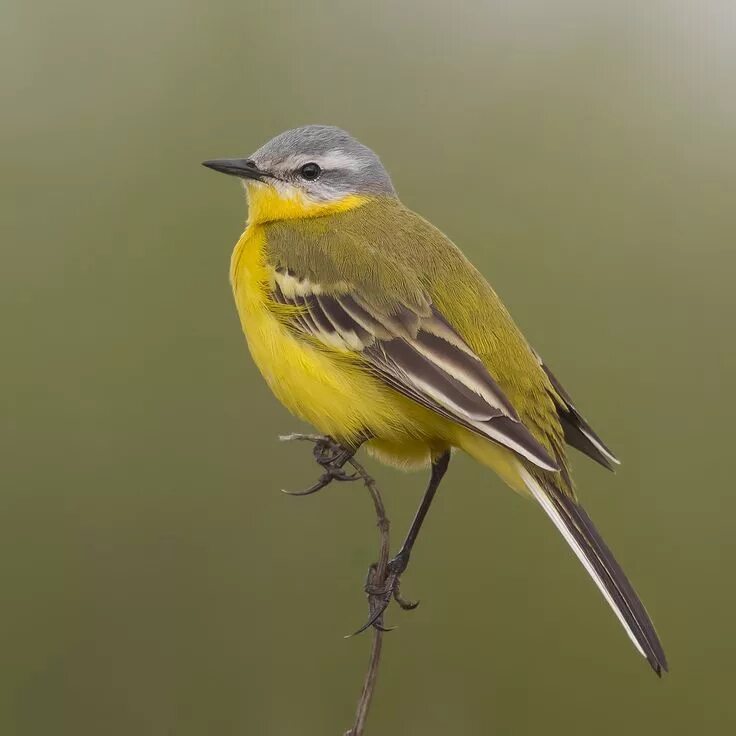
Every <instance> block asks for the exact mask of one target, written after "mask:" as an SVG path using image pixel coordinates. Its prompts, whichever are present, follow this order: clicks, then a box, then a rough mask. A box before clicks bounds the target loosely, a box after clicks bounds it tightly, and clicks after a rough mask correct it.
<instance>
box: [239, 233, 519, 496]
mask: <svg viewBox="0 0 736 736" xmlns="http://www.w3.org/2000/svg"><path fill="white" fill-rule="evenodd" d="M265 244H266V239H265V233H264V230H263V228H262V227H260V226H258V225H250V226H249V227H248V228H247V229H246V231H245V232H244V233H243V235H242V236H241V238H240V240H239V241H238V243H237V245H236V246H235V250H234V251H233V256H232V262H231V266H230V281H231V284H232V287H233V294H234V296H235V303H236V305H237V309H238V314H239V315H240V321H241V324H242V326H243V332H244V333H245V336H246V339H247V341H248V347H249V348H250V352H251V355H252V356H253V360H254V361H255V363H256V365H257V366H258V368H259V370H260V371H261V373H262V374H263V377H264V378H265V379H266V382H267V383H268V385H269V387H270V388H271V390H272V391H273V393H274V394H275V395H276V397H277V398H278V399H279V400H280V401H281V402H282V403H283V404H284V406H286V408H287V409H289V410H290V411H291V412H292V413H293V414H295V415H296V416H298V417H300V418H301V419H303V420H304V421H306V422H308V423H309V424H311V425H313V426H314V427H315V428H316V429H317V430H318V431H319V432H321V433H324V434H329V435H331V436H332V437H334V438H335V439H337V440H338V441H341V442H345V443H351V442H354V441H355V440H357V438H359V437H360V435H361V434H363V433H365V432H368V433H370V436H372V437H374V438H375V439H373V440H371V441H370V442H369V443H368V449H369V450H371V451H372V453H373V454H375V455H376V456H377V457H378V458H379V459H380V460H382V461H384V462H387V463H390V464H392V465H397V466H399V467H414V466H418V465H425V464H427V463H428V462H429V461H430V459H431V458H432V457H433V456H436V455H437V454H439V453H441V452H443V451H444V450H445V449H447V448H448V447H460V448H462V449H464V450H466V451H467V452H468V453H469V454H470V455H472V456H473V457H475V458H476V459H477V460H479V461H480V462H482V463H484V464H485V465H488V466H490V467H492V468H494V470H496V472H498V473H499V475H501V476H502V477H503V478H504V480H506V482H507V483H509V485H511V486H512V487H518V485H519V484H518V482H517V475H518V473H517V470H516V468H517V460H516V458H515V456H514V455H513V453H511V452H509V451H508V450H506V449H504V448H502V447H500V446H498V445H495V444H493V443H492V442H489V441H488V440H485V439H483V438H482V437H479V436H477V435H475V434H473V433H472V432H470V431H468V430H466V429H464V428H463V427H460V426H458V425H457V424H455V423H453V422H451V421H448V420H447V419H445V418H443V417H441V416H439V415H437V414H435V413H434V412H431V411H429V410H428V409H425V408H424V407H423V406H421V405H419V404H417V403H415V402H413V401H410V400H409V399H407V398H405V397H403V396H402V395H401V394H399V393H397V392H396V391H394V390H392V389H390V388H388V387H387V386H385V385H384V384H382V383H381V382H380V381H379V380H378V379H376V378H375V377H374V376H372V375H371V374H370V373H368V372H367V371H365V370H364V368H363V367H362V366H361V364H360V362H359V358H356V357H355V356H354V355H351V354H350V353H348V352H345V353H340V352H338V351H334V350H332V351H329V352H328V351H324V350H320V349H317V348H315V347H312V346H311V345H309V344H308V343H307V342H305V341H304V340H300V339H299V338H297V337H295V336H294V335H293V334H292V333H291V332H290V331H289V330H288V329H287V328H286V327H285V326H284V324H283V323H282V322H281V321H280V320H279V318H278V317H277V313H278V309H279V306H278V305H274V303H273V302H271V300H270V297H269V293H270V290H271V285H272V279H273V270H272V269H271V267H270V266H269V265H268V264H267V263H266V262H265V257H264V246H265Z"/></svg>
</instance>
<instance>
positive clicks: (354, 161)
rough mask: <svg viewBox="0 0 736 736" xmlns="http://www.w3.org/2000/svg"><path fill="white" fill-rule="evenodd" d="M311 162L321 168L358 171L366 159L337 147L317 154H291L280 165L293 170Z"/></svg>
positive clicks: (363, 165)
mask: <svg viewBox="0 0 736 736" xmlns="http://www.w3.org/2000/svg"><path fill="white" fill-rule="evenodd" d="M312 162H314V163H316V164H318V165H319V166H321V167H322V168H323V169H343V170H344V169H348V170H349V171H360V170H361V169H364V168H365V166H366V164H367V162H366V161H363V160H362V159H360V158H356V157H355V156H351V155H350V154H347V153H345V151H342V150H340V149H337V150H335V151H330V152H329V153H324V154H321V155H319V156H309V155H307V154H304V153H297V154H293V155H291V156H288V157H287V158H286V159H284V161H283V162H282V163H281V166H283V167H284V168H285V169H292V170H293V169H298V168H300V167H301V166H304V164H308V163H312Z"/></svg>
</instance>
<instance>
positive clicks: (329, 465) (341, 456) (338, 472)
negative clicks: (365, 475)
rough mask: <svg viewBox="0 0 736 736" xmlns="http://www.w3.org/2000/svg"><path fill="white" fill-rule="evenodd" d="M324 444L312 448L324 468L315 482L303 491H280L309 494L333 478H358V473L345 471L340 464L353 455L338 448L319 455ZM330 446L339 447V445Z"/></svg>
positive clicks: (339, 479) (292, 493)
mask: <svg viewBox="0 0 736 736" xmlns="http://www.w3.org/2000/svg"><path fill="white" fill-rule="evenodd" d="M325 445H327V442H326V441H325V442H324V443H323V444H317V445H315V449H314V457H315V460H316V461H317V462H318V463H319V464H320V465H321V466H322V467H323V468H324V469H325V472H324V473H323V474H322V475H321V476H320V477H319V479H318V480H317V482H316V483H314V485H311V486H309V488H307V489H305V490H303V491H286V490H284V489H282V490H281V492H282V493H285V494H286V495H287V496H311V495H312V494H313V493H317V491H321V490H322V489H323V488H326V487H327V486H328V485H330V483H332V481H333V480H337V481H343V482H349V481H353V480H358V479H359V478H360V473H347V472H345V470H343V467H342V466H343V465H344V464H345V463H346V462H347V461H348V460H349V459H350V458H351V457H352V456H353V455H352V453H351V452H349V451H348V450H344V449H340V450H339V452H337V453H336V454H333V455H332V456H330V457H328V458H325V457H323V456H320V453H322V452H323V451H324V446H325ZM330 447H339V445H334V446H330Z"/></svg>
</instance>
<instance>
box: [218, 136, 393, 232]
mask: <svg viewBox="0 0 736 736" xmlns="http://www.w3.org/2000/svg"><path fill="white" fill-rule="evenodd" d="M204 166H207V167H209V168H210V169H214V170H215V171H221V172H222V173H224V174H230V175H232V176H237V177H239V178H240V179H242V181H243V184H244V186H245V189H246V192H247V195H248V202H249V208H250V218H249V219H250V222H266V221H273V220H285V219H294V218H300V217H314V216H318V215H322V214H330V213H334V212H341V211H345V210H348V209H352V208H353V207H356V206H358V205H360V204H362V203H363V202H365V201H366V200H367V199H370V198H373V197H381V196H383V197H395V196H396V192H395V191H394V188H393V185H392V184H391V179H390V177H389V175H388V172H387V171H386V169H384V167H383V164H382V163H381V161H380V159H379V158H378V156H376V154H375V153H373V151H371V149H370V148H368V147H367V146H364V145H363V144H362V143H359V142H358V141H356V140H355V138H353V137H352V136H351V135H350V134H348V133H346V132H345V131H344V130H341V129H340V128H335V127H332V126H329V125H307V126H304V127H302V128H295V129H294V130H287V131H286V132H284V133H281V134H280V135H277V136H276V137H275V138H272V139H271V140H270V141H269V142H268V143H266V144H265V145H263V146H261V148H259V149H258V150H257V151H256V152H255V153H254V154H252V155H251V156H249V157H248V158H236V159H216V160H214V161H205V162H204Z"/></svg>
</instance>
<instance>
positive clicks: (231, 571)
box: [0, 0, 736, 736]
mask: <svg viewBox="0 0 736 736" xmlns="http://www.w3.org/2000/svg"><path fill="white" fill-rule="evenodd" d="M734 38H736V9H735V8H734V6H733V3H731V2H709V1H707V0H706V1H705V2H686V1H684V0H679V1H678V0H672V1H670V2H661V1H657V0H651V1H650V2H646V3H642V2H630V1H627V0H624V1H623V2H617V3H611V2H584V1H583V0H575V1H572V0H569V1H568V0H556V1H555V2H545V0H519V1H517V2H513V3H512V2H482V3H480V2H456V3H447V2H437V1H436V0H431V1H429V2H419V0H412V1H411V2H404V3H394V2H389V0H374V1H373V2H371V3H366V2H353V1H347V0H340V1H338V0H321V1H320V2H282V1H280V0H270V1H269V2H252V1H250V0H248V1H245V2H244V1H243V0H241V1H240V2H235V1H234V0H227V1H225V2H214V3H209V4H205V3H201V2H196V1H195V0H177V1H174V0H150V1H148V2H141V1H140V0H132V1H131V2H126V3H119V2H118V3H113V2H92V0H69V2H64V3H57V2H51V1H50V0H39V1H38V2H33V3H29V2H20V0H10V2H5V3H3V7H2V23H0V85H1V86H0V94H1V95H2V114H1V115H0V140H1V145H0V187H1V190H0V209H1V213H2V214H1V216H0V223H1V224H0V227H2V239H1V240H0V243H1V246H0V247H2V268H1V269H0V320H1V321H2V325H1V332H0V334H2V360H1V362H0V366H1V368H0V370H1V374H2V382H1V384H0V386H1V388H0V402H1V405H0V447H1V448H2V462H0V477H1V478H2V481H1V490H0V545H1V548H2V553H1V554H0V652H1V653H2V654H1V655H0V733H2V734H7V735H8V736H47V735H48V734H55V735H58V736H61V735H64V736H66V735H67V734H68V735H70V736H71V735H72V734H73V735H74V736H79V735H82V734H84V735H86V734H90V735H92V734H106V736H129V735H131V734H136V736H148V735H149V734H150V735H151V736H195V735H197V736H198V735H200V734H217V736H231V735H235V734H267V735H271V734H274V735H277V736H281V735H284V736H291V735H292V734H293V735H295V736H296V735H299V736H302V735H303V736H323V735H324V734H341V733H342V732H343V731H344V730H345V729H346V728H347V727H348V726H349V724H350V722H351V719H352V715H353V709H354V706H355V702H356V700H357V696H358V693H359V688H360V683H361V680H362V676H363V673H364V669H365V665H366V661H367V655H368V646H369V640H368V638H367V637H364V638H355V639H348V640H346V639H344V638H343V635H344V634H347V633H348V632H350V631H352V630H353V629H355V628H357V626H358V625H359V624H360V623H362V621H363V619H364V617H365V615H366V605H365V600H364V597H363V594H362V584H363V579H364V575H365V571H366V568H367V566H368V564H369V563H370V562H371V561H372V560H373V559H374V557H375V554H376V546H377V538H376V531H375V527H374V518H373V512H372V509H371V506H370V502H369V499H368V497H367V494H366V493H365V492H364V490H363V489H362V488H360V487H359V486H358V485H347V484H342V485H339V486H338V487H333V488H330V489H329V490H326V491H325V492H323V493H322V494H318V495H317V496H314V497H310V498H301V499H294V498H288V497H286V496H284V495H282V494H281V493H280V492H279V489H281V488H298V487H300V486H304V485H306V484H308V483H310V482H311V481H312V480H313V478H314V477H315V473H316V468H315V467H314V466H313V463H312V462H311V457H310V453H309V449H308V448H307V447H305V446H303V445H299V446H296V445H288V446H287V445H283V444H280V443H279V442H278V439H277V438H278V435H279V434H281V433H284V432H289V431H294V430H300V429H304V428H305V427H304V426H303V425H301V424H300V423H299V422H298V421H297V420H295V419H294V418H292V417H291V416H290V415H289V414H288V413H287V412H286V411H285V410H284V409H283V408H282V407H281V406H280V405H278V403H277V402H276V400H275V399H274V398H272V396H271V395H270V394H269V392H268V390H267V388H266V386H265V384H264V382H263V381H262V379H261V378H260V376H259V375H258V373H257V370H256V369H255V367H254V366H253V364H252V362H251V360H250V358H249V356H248V353H247V348H246V346H245V342H244V340H243V338H242V335H241V330H240V326H239V324H238V321H237V318H236V315H235V311H234V308H233V305H232V299H231V295H230V292H229V286H228V283H227V269H228V263H229V255H230V251H231V248H232V245H233V243H234V242H235V240H236V239H237V237H238V235H239V233H240V231H241V229H242V227H243V223H244V220H245V217H246V208H245V202H244V199H243V196H242V191H241V190H240V187H239V186H238V185H237V184H236V182H235V181H233V180H232V179H228V178H227V177H223V176H220V175H216V174H214V173H213V172H211V171H209V170H206V169H204V168H202V167H201V166H200V162H201V161H202V160H205V159H209V158H215V157H222V156H232V155H240V154H248V153H250V152H252V151H253V150H255V149H256V148H257V147H258V146H260V145H261V144H262V143H263V142H264V141H266V140H267V139H269V138H270V137H271V136H273V135H275V134H276V133H278V132H280V131H282V130H284V129H286V128H290V127H295V126H297V125H301V124H305V123H313V122H319V123H331V124H337V125H340V126H342V127H345V128H347V129H348V130H350V131H351V132H352V133H353V134H354V135H356V136H357V137H358V138H359V139H360V140H362V141H364V142H365V143H367V144H368V145H370V146H371V147H373V148H374V149H375V150H377V151H378V152H379V153H380V155H381V157H382V159H383V161H384V163H385V164H386V165H387V167H388V168H389V170H390V172H391V173H392V176H393V178H394V182H395V184H396V187H397V189H398V191H399V193H400V194H401V196H402V198H403V199H404V201H405V202H406V203H407V204H408V205H409V206H411V207H413V208H414V209H416V210H417V211H419V212H420V213H422V214H423V215H425V216H427V217H428V218H429V219H431V220H432V221H433V222H434V223H435V224H436V225H438V226H439V227H440V228H442V229H443V230H444V231H445V232H447V233H448V234H449V235H450V236H451V237H452V238H453V239H454V240H455V241H456V242H457V243H458V244H459V245H460V246H461V247H462V248H463V249H464V251H465V252H466V253H467V254H468V256H469V257H470V258H471V259H472V260H473V261H474V262H475V263H476V264H477V265H478V267H479V268H480V269H481V270H482V271H483V273H484V274H485V275H486V276H487V277H488V278H489V280H490V281H491V282H492V283H493V284H494V286H495V288H496V289H497V290H498V292H499V293H500V295H501V296H502V297H503V299H504V300H505V302H506V303H507V305H508V306H509V308H510V310H511V312H512V314H513V315H514V316H515V318H516V320H517V321H518V322H519V324H520V325H521V327H522V328H523V329H524V331H525V333H526V335H527V337H528V338H529V340H530V342H531V343H532V344H533V345H534V346H535V347H536V348H537V349H538V351H539V352H540V353H541V354H542V355H544V357H545V359H546V361H547V362H548V363H549V365H550V366H552V368H553V370H554V371H555V372H556V373H557V374H558V377H560V378H561V380H562V382H563V383H564V384H565V386H566V387H567V388H568V390H569V391H570V393H572V395H573V396H574V398H575V400H576V402H577V404H578V405H579V407H580V408H581V410H582V412H583V414H584V415H585V416H586V418H588V419H589V420H590V421H591V423H592V424H593V426H594V427H595V428H596V429H597V430H598V431H599V432H600V433H601V435H602V436H603V437H604V438H605V440H606V441H608V442H609V443H610V445H611V446H612V447H613V448H614V450H615V451H616V452H617V453H618V454H619V455H620V457H621V458H622V459H623V465H622V466H621V468H620V470H619V471H618V472H617V474H616V475H613V474H610V473H607V472H606V471H604V470H603V469H601V468H599V467H597V466H595V465H594V464H593V463H591V462H589V461H588V460H586V459H585V458H583V457H581V456H576V457H575V475H576V479H577V481H578V485H579V489H580V495H581V497H582V499H583V500H584V502H585V504H586V507H587V508H588V510H589V512H590V514H591V516H592V517H593V518H594V519H596V521H597V523H598V524H599V526H600V528H601V531H602V532H603V534H604V535H605V537H606V539H607V540H608V542H609V543H610V545H611V546H612V548H613V549H614V550H615V551H616V553H617V556H618V557H619V559H620V561H621V563H622V564H623V566H624V568H625V569H626V570H627V571H628V573H629V574H630V576H631V578H632V580H633V581H634V583H635V585H636V587H637V589H638V590H639V592H640V593H641V595H642V598H643V599H644V601H645V602H646V605H647V607H648V609H649V611H650V613H651V614H652V616H653V618H654V620H655V622H656V624H657V627H658V630H659V632H660V634H661V637H662V639H663V642H664V644H665V648H666V651H667V653H668V656H669V659H670V664H671V670H672V671H671V674H670V675H669V676H667V677H665V678H663V679H662V680H661V681H660V680H658V679H657V678H656V677H655V676H654V675H653V674H652V673H651V671H650V670H649V668H648V666H647V665H646V663H645V662H644V661H643V660H642V659H641V658H640V657H639V656H638V655H637V654H636V652H635V651H634V649H633V648H632V647H631V645H630V644H629V642H628V640H627V638H626V636H625V634H624V633H623V631H622V630H621V629H620V627H619V625H618V623H617V621H616V619H615V618H614V616H613V615H612V614H611V613H610V611H609V610H608V608H607V606H606V605H605V603H604V602H603V600H602V599H601V597H600V596H599V595H598V593H597V591H596V590H595V588H594V586H593V585H592V584H591V582H590V581H589V580H588V579H587V576H586V574H585V573H584V571H583V570H582V568H581V567H580V565H579V564H578V563H577V562H576V561H575V560H574V558H573V556H572V555H571V554H570V552H569V551H568V549H567V548H566V546H565V544H564V542H563V541H562V540H561V539H560V538H558V535H557V534H556V532H555V530H554V529H553V528H552V526H551V525H550V524H549V522H548V521H547V520H546V518H544V515H543V514H542V513H541V512H540V511H539V510H538V509H537V508H535V507H534V506H533V505H532V504H531V503H530V502H528V501H525V500H523V499H521V498H519V497H517V496H515V495H514V494H513V493H511V492H509V491H507V490H506V489H505V488H504V487H503V486H502V484H501V482H500V481H499V480H498V479H496V478H495V477H493V476H491V475H490V474H489V472H488V471H486V470H484V469H483V468H481V467H479V466H477V465H475V464H474V463H472V462H471V461H470V460H469V459H467V458H465V457H461V456H456V457H455V460H454V461H453V463H452V465H451V468H450V473H449V475H448V477H447V479H446V482H445V484H444V486H443V487H442V489H441V491H440V493H439V496H438V498H437V501H436V506H435V507H433V509H432V511H431V514H430V517H429V518H428V521H427V524H426V528H425V530H424V532H423V535H422V537H421V538H420V541H419V543H418V546H417V547H416V551H415V555H414V558H413V561H412V566H411V568H410V570H409V572H408V573H407V575H406V576H405V579H404V583H403V591H404V593H405V594H406V595H407V596H409V597H417V598H420V599H421V602H422V603H421V606H420V607H419V609H418V610H417V611H416V612H414V613H411V614H408V613H402V612H400V611H398V610H393V609H392V610H391V611H390V613H389V614H388V622H389V623H391V624H399V628H398V629H397V630H396V631H395V632H393V633H391V634H390V635H388V636H387V638H386V644H385V651H384V659H383V663H382V670H381V673H380V680H379V684H378V689H377V693H376V700H375V703H374V707H373V709H372V712H371V717H370V721H369V728H368V733H369V734H385V735H386V736H388V735H389V734H423V735H430V736H431V735H435V734H436V735H440V734H449V733H452V734H455V733H457V734H466V735H468V736H471V735H476V734H477V735H480V734H510V735H513V736H525V735H527V734H529V735H530V734H537V733H542V732H543V733H546V734H550V735H552V734H564V735H565V736H578V735H579V736H583V735H587V734H590V733H594V734H596V735H597V736H613V735H614V734H622V733H625V734H629V735H630V736H638V735H639V734H672V735H673V736H674V735H675V734H693V733H697V734H727V733H732V732H733V729H734V727H735V726H736V704H734V696H733V685H734V670H733V658H734V654H735V653H736V641H735V638H734V630H733V622H734V618H735V616H734V613H735V611H734V608H735V604H736V593H734V567H735V566H736V541H735V539H734V533H733V526H734V515H735V514H736V491H735V489H734V484H733V471H732V468H733V463H732V459H733V454H734V434H733V416H734V409H735V408H736V407H735V406H734V403H735V402H734V398H733V378H734V371H735V369H736V359H735V358H736V355H735V350H734V327H733V322H734V316H736V289H734V276H735V275H736V254H735V253H734V234H735V233H736V207H734V195H735V193H736V154H735V153H734V150H735V147H734V133H735V132H736V95H734V92H733V90H734V82H735V75H736V44H735V43H734ZM366 462H367V465H368V467H369V468H370V470H371V471H372V472H374V473H375V475H376V477H377V479H378V480H379V483H380V486H381V488H382V489H383V491H384V494H385V498H386V501H387V504H388V509H389V514H390V517H391V519H392V522H393V529H394V542H395V543H398V540H399V538H400V537H401V535H402V534H403V531H404V529H405V527H406V525H407V524H408V523H409V521H410V519H411V515H412V513H413V511H414V509H415V507H416V505H417V503H418V501H419V498H420V496H421V493H422V490H423V486H424V483H425V482H426V477H425V474H424V473H415V474H403V473H401V472H399V471H394V470H391V469H387V468H383V467H380V466H378V465H377V464H376V463H375V462H373V461H371V460H367V461H366Z"/></svg>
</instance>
